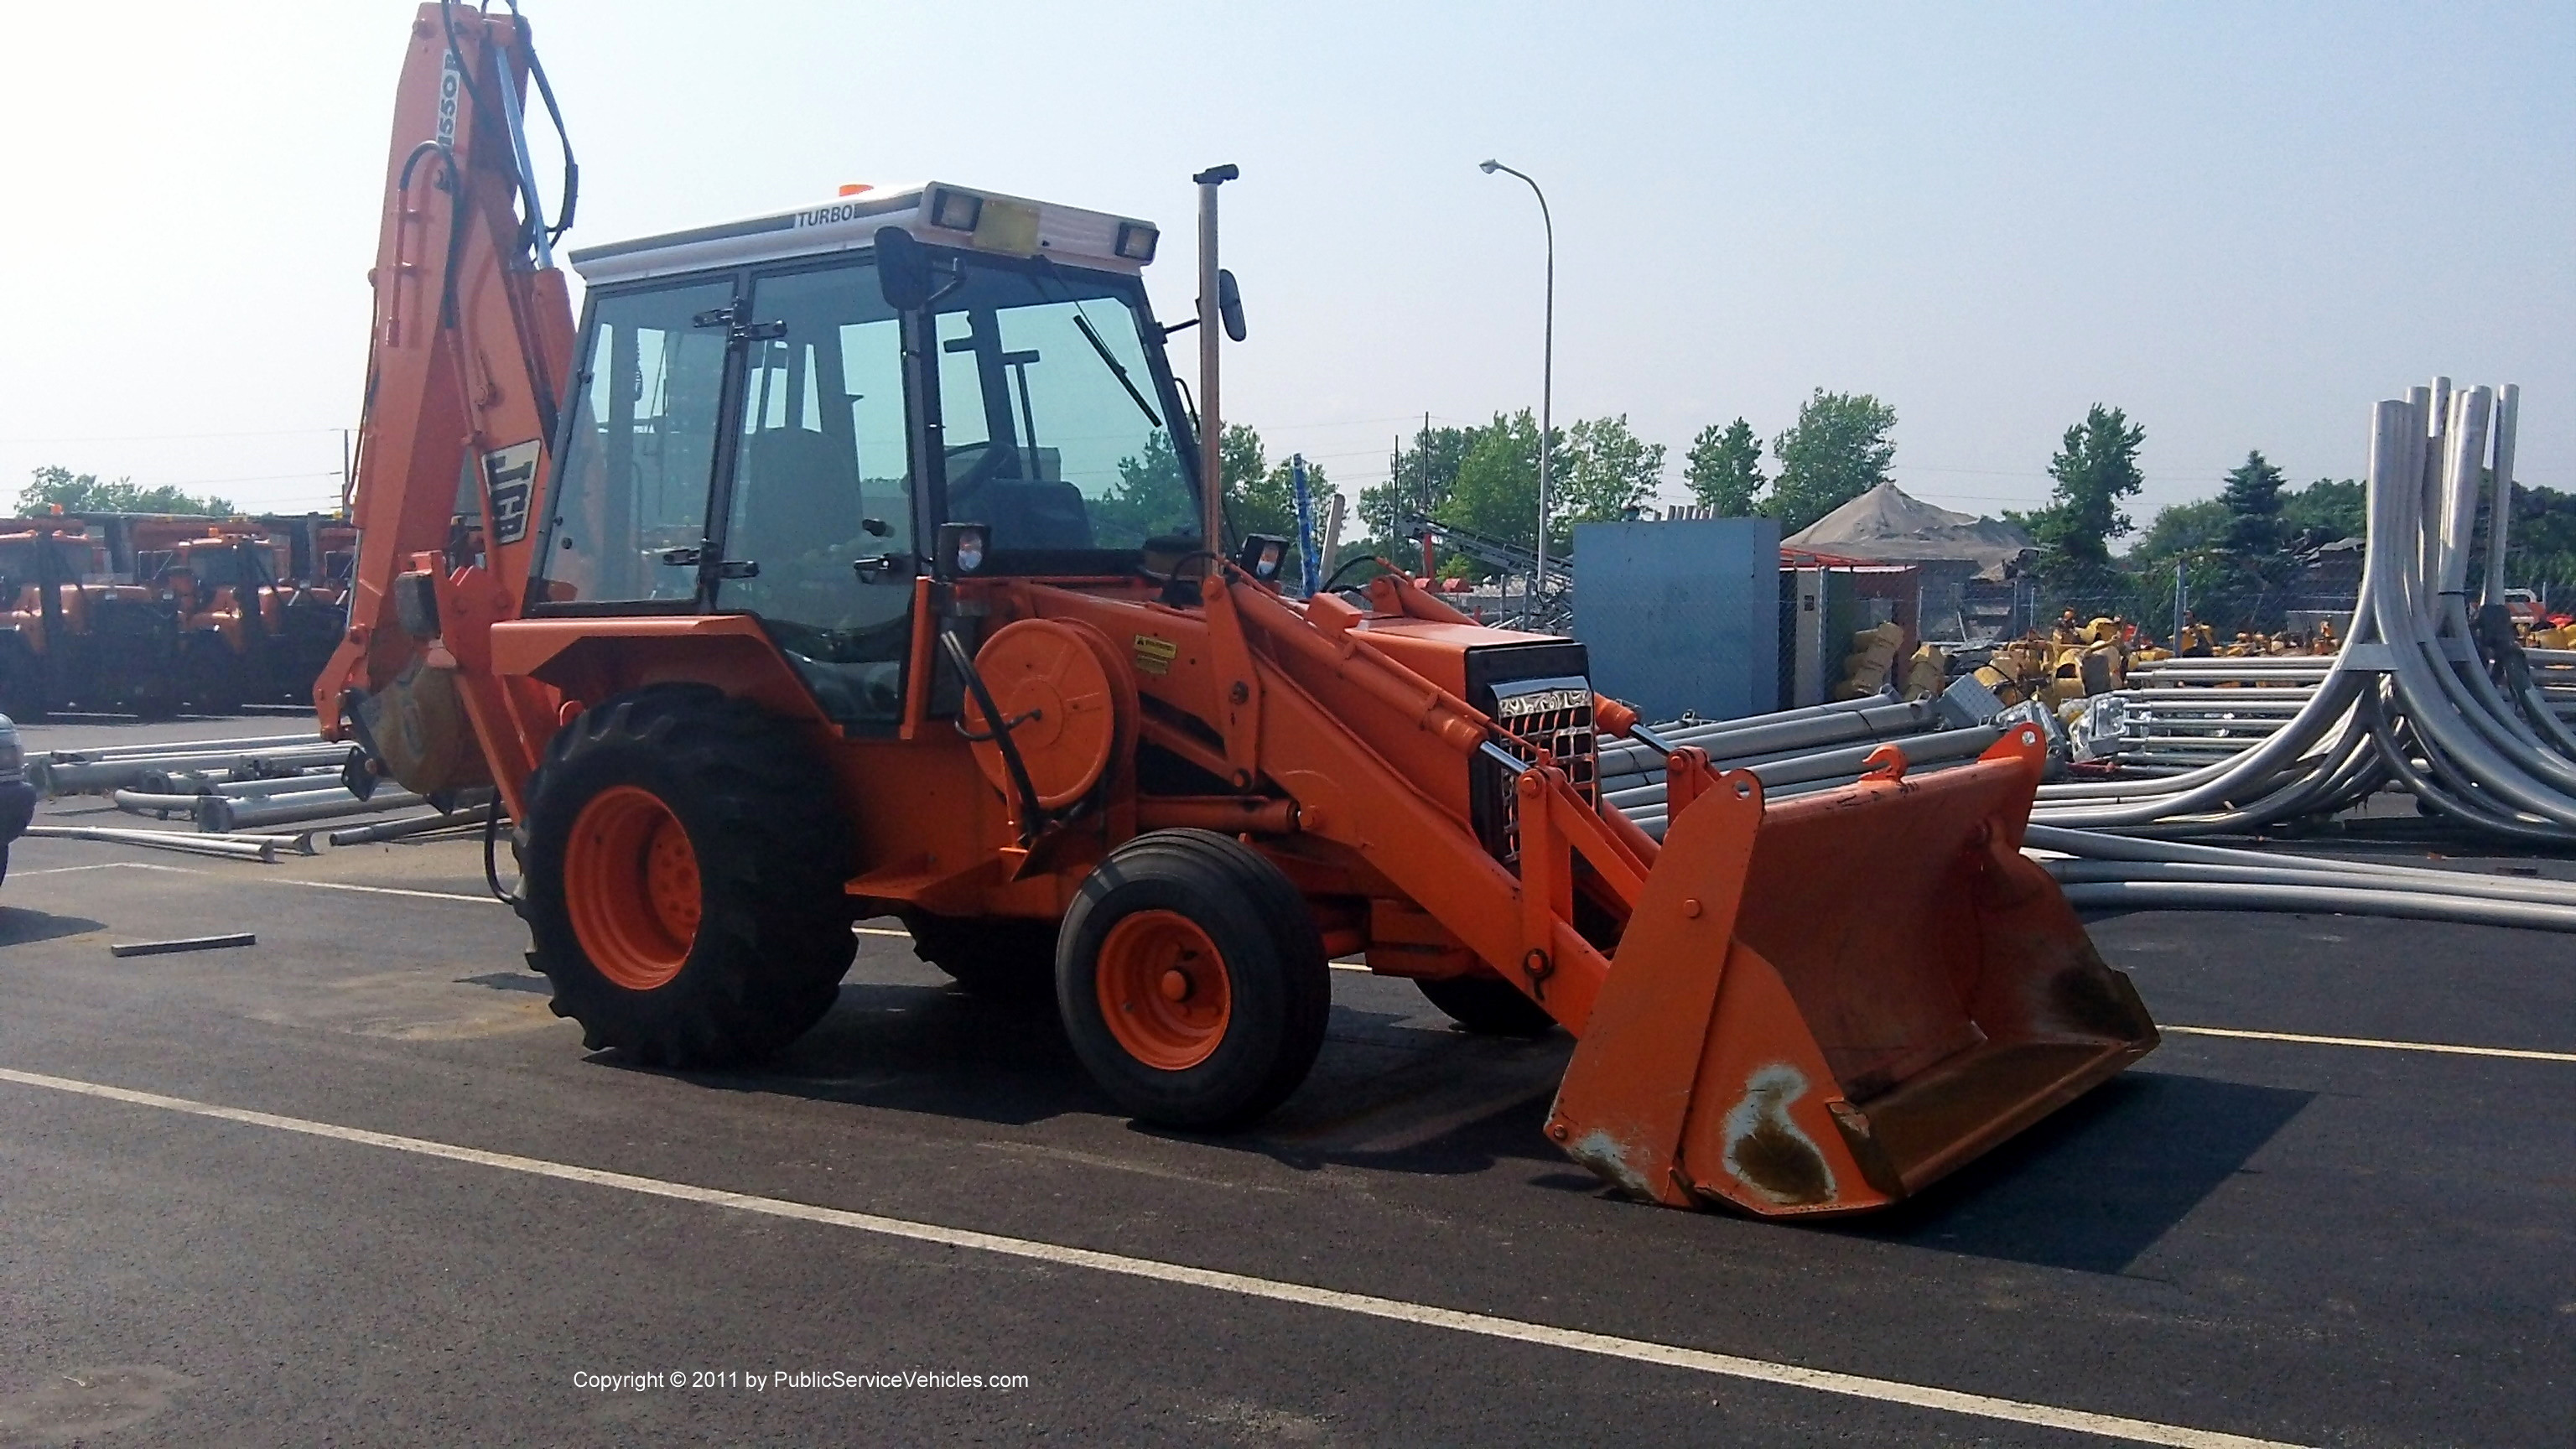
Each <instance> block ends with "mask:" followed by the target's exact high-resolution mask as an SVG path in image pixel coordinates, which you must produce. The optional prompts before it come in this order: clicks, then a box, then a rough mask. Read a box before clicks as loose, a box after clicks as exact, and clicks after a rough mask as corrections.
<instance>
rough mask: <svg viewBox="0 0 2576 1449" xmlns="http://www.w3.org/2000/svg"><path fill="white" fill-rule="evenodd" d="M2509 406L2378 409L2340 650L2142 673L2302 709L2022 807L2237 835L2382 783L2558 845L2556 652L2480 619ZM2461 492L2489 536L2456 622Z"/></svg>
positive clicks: (2566, 827)
mask: <svg viewBox="0 0 2576 1449" xmlns="http://www.w3.org/2000/svg"><path fill="white" fill-rule="evenodd" d="M2519 409H2520V393H2519V390H2518V389H2516V388H2513V387H2506V388H2505V389H2503V390H2502V392H2501V394H2499V393H2497V392H2495V391H2493V390H2490V389H2488V388H2484V387H2476V388H2467V389H2460V390H2457V391H2455V390H2454V389H2453V388H2452V387H2451V384H2450V380H2449V379H2447V378H2440V379H2436V380H2435V382H2434V383H2433V385H2432V386H2431V387H2426V388H2417V389H2415V390H2414V391H2413V392H2412V393H2411V394H2410V395H2409V396H2407V397H2405V398H2402V399H2392V400H2389V401H2386V402H2382V403H2380V404H2378V406H2377V407H2376V409H2375V410H2374V412H2373V415H2372V437H2371V460H2370V485H2369V525H2368V526H2369V534H2368V538H2367V540H2366V542H2367V548H2366V551H2365V561H2364V564H2363V570H2362V586H2361V593H2360V597H2359V598H2358V599H2357V600H2356V601H2355V607H2354V611H2353V621H2352V626H2351V628H2350V630H2349V631H2348V632H2347V639H2346V643H2345V646H2344V648H2343V650H2342V652H2340V653H2338V654H2336V655H2333V656H2331V657H2330V658H2326V659H2314V658H2297V657H2291V658H2267V659H2214V660H2190V661H2186V660H2174V661H2170V662H2169V663H2167V664H2159V665H2158V666H2156V668H2155V669H2154V670H2152V671H2150V672H2149V675H2148V678H2149V680H2151V681H2154V682H2155V683H2156V684H2157V685H2158V687H2159V688H2168V687H2190V683H2191V682H2196V681H2197V680H2208V681H2210V682H2211V683H2213V684H2215V683H2222V682H2225V681H2226V680H2228V679H2234V680H2236V681H2237V682H2238V683H2240V684H2242V683H2243V682H2244V681H2246V680H2249V679H2253V680H2260V681H2263V682H2276V683H2277V684H2279V685H2281V686H2285V687H2297V688H2299V689H2302V690H2304V691H2306V698H2305V699H2304V701H2303V702H2301V703H2300V704H2299V705H2298V707H2297V708H2296V709H2295V710H2291V711H2288V712H2287V716H2286V718H2284V719H2282V721H2281V723H2280V724H2279V726H2278V727H2277V728H2273V729H2270V730H2267V731H2262V732H2260V733H2259V734H2255V733H2252V732H2249V734H2248V736H2247V743H2246V744H2245V745H2244V746H2242V747H2239V748H2236V749H2233V750H2230V751H2228V752H2227V753H2226V754H2224V755H2223V756H2221V757H2220V758H2217V759H2214V760H2211V761H2209V762H2208V763H2205V764H2202V765H2200V766H2198V767H2197V768H2193V769H2189V770H2185V771H2183V772H2182V773H2179V774H2173V775H2168V776H2164V777H2162V778H2145V779H2127V778H2123V779H2115V780H2109V781H2086V782H2082V783H2074V784H2063V785H2051V786H2044V787H2042V789H2041V792H2040V797H2041V798H2040V805H2039V809H2038V811H2037V812H2036V815H2035V818H2037V819H2039V820H2041V821H2043V822H2046V823H2049V824H2055V825H2065V826H2077V827H2083V828H2087V829H2094V830H2113V831H2122V832H2127V833H2132V834H2160V835H2196V834H2215V833H2231V832H2243V831H2248V830H2254V829H2259V828H2261V827H2263V826H2267V825H2271V824H2274V823H2277V822H2280V821H2284V820H2289V819H2294V818H2297V817H2301V816H2308V815H2317V814H2324V813H2328V812H2331V811H2334V810H2339V809H2342V808H2344V807H2346V806H2349V805H2352V804H2354V803H2357V802H2358V801H2359V800H2361V799H2362V798H2364V797H2365V796H2367V795H2369V794H2370V793H2372V792H2373V791H2376V790H2378V789H2379V788H2381V787H2382V786H2384V785H2394V786H2396V787H2398V788H2401V789H2403V790H2405V791H2407V792H2409V793H2410V794H2412V795H2413V796H2414V797H2415V798H2416V800H2417V801H2419V802H2420V803H2421V805H2422V807H2423V808H2424V809H2425V810H2427V811H2428V812H2430V813H2433V814H2437V815H2441V816H2444V817H2447V818H2449V819H2451V820H2454V821H2456V822H2458V823H2460V824H2462V825H2465V826H2468V827H2471V828H2472V829H2474V830H2476V831H2478V832H2480V833H2483V834H2486V835H2490V836H2494V837H2500V838H2505V839H2512V840H2522V841H2540V842H2549V843H2558V844H2570V843H2576V732H2571V730H2570V727H2569V725H2568V723H2567V722H2566V721H2565V720H2564V719H2563V718H2562V710H2561V709H2560V705H2561V704H2564V703H2567V702H2570V701H2571V700H2576V690H2571V692H2570V693H2569V694H2565V695H2560V696H2558V697H2557V698H2552V697H2551V695H2550V694H2549V693H2547V692H2546V691H2547V690H2548V689H2550V688H2569V687H2570V686H2571V685H2576V680H2570V681H2565V682H2562V681H2561V680H2559V679H2554V678H2549V677H2548V676H2549V675H2551V674H2553V673H2555V672H2556V671H2557V670H2558V669H2559V668H2560V667H2561V661H2559V660H2556V659H2543V660H2541V661H2538V662H2539V665H2540V666H2541V667H2540V668H2538V669H2535V668H2534V661H2533V660H2532V659H2531V658H2530V657H2529V655H2528V653H2527V652H2526V651H2524V650H2522V649H2521V648H2520V647H2519V646H2518V645H2517V644H2516V643H2515V642H2514V641H2513V639H2512V638H2511V631H2510V629H2509V628H2504V627H2500V625H2501V622H2502V619H2501V613H2502V605H2503V599H2504V558H2505V550H2506V544H2507V539H2508V536H2509V535H2508V532H2507V530H2508V527H2509V524H2510V520H2511V514H2512V488H2513V452H2514V432H2515V427H2516V423H2517V420H2518V413H2519ZM2481 489H2487V490H2490V491H2489V492H2488V494H2487V496H2488V498H2489V500H2490V502H2489V513H2490V516H2491V518H2492V519H2493V520H2494V522H2493V527H2492V533H2493V535H2494V537H2493V540H2492V541H2491V543H2490V544H2489V547H2488V551H2487V568H2486V578H2485V586H2486V587H2485V600H2486V604H2487V607H2486V608H2485V609H2482V610H2481V611H2480V615H2481V620H2480V622H2478V623H2474V624H2473V622H2472V621H2471V618H2470V615H2469V609H2468V560H2469V553H2470V544H2471V535H2472V533H2473V531H2474V528H2475V523H2476V518H2477V514H2478V503H2479V497H2480V491H2481ZM2568 662H2571V663H2576V661H2568ZM2230 692H2231V693H2242V692H2244V691H2243V690H2241V689H2240V690H2236V691H2230ZM2286 697H2287V695H2286V691H2285V695H2284V698H2285V699H2286ZM2166 702H2167V701H2158V703H2166Z"/></svg>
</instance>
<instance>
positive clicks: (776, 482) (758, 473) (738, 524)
mask: <svg viewBox="0 0 2576 1449" xmlns="http://www.w3.org/2000/svg"><path fill="white" fill-rule="evenodd" d="M733 486H734V521H733V528H732V530H731V532H730V534H729V535H728V536H727V538H726V540H725V556H726V557H727V558H732V559H748V560H751V561H753V562H756V563H758V564H759V565H760V572H761V578H762V579H763V580H764V581H775V582H778V583H782V584H783V583H787V582H789V581H791V576H794V577H802V576H804V575H806V574H810V573H814V572H815V569H814V568H812V567H808V566H806V565H805V563H803V562H802V560H804V559H805V556H806V555H812V554H822V570H823V573H822V577H821V578H820V579H819V580H818V581H820V582H826V583H838V582H840V581H841V578H842V575H843V574H844V573H845V572H846V571H847V570H848V568H849V563H848V562H847V561H846V560H838V561H836V560H834V559H832V558H831V557H830V556H829V555H828V553H825V552H824V551H826V550H829V549H831V548H832V547H833V546H834V545H837V544H842V543H846V542H848V541H849V540H851V539H855V538H858V537H860V536H861V529H860V527H859V520H860V517H861V513H862V510H863V509H864V507H865V504H864V503H863V502H862V501H861V500H860V497H859V470H858V460H857V458H856V457H855V456H854V455H853V454H852V452H851V449H850V446H849V444H848V443H846V442H842V441H839V440H836V439H834V438H831V437H828V436H826V435H824V434H822V433H818V432H815V431H813V430H811V429H808V428H773V429H768V430H765V431H762V432H757V433H753V434H752V435H750V436H749V437H747V438H745V439H743V444H742V456H741V462H740V465H739V466H738V467H737V468H736V469H735V477H734V485H733Z"/></svg>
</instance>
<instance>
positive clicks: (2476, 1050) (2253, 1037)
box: [2157, 1026, 2576, 1062]
mask: <svg viewBox="0 0 2576 1449" xmlns="http://www.w3.org/2000/svg"><path fill="white" fill-rule="evenodd" d="M2157 1029H2158V1030H2160V1031H2165V1032H2170V1033H2173V1034H2175V1035H2179V1036H2223V1037H2237V1038H2241V1039H2243V1040H2246V1041H2286V1042H2296V1043H2298V1044H2299V1045H2301V1046H2343V1047H2375V1048H2377V1049H2379V1050H2381V1051H2390V1052H2435V1053H2438V1054H2440V1055H2442V1056H2450V1057H2511V1058H2513V1059H2514V1060H2516V1061H2525V1062H2576V1052H2541V1051H2528V1050H2525V1049H2523V1048H2521V1047H2482V1046H2450V1045H2447V1044H2445V1043H2442V1042H2432V1041H2387V1040H2383V1039H2382V1038H2379V1037H2375V1036H2306V1035H2303V1034H2301V1033H2299V1032H2295V1031H2238V1030H2236V1029H2234V1028H2232V1027H2224V1026H2165V1027H2159V1028H2157Z"/></svg>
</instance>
